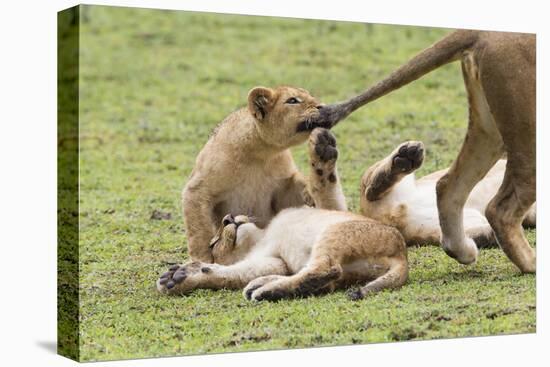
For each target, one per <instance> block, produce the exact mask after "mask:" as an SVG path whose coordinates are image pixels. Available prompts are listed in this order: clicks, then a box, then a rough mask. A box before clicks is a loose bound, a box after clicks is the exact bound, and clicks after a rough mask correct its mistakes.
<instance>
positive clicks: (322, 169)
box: [182, 87, 346, 262]
mask: <svg viewBox="0 0 550 367" xmlns="http://www.w3.org/2000/svg"><path fill="white" fill-rule="evenodd" d="M320 107H321V104H320V103H319V101H317V99H315V98H314V97H313V96H311V95H310V94H309V93H308V92H307V91H306V90H304V89H301V88H293V87H278V88H274V89H271V88H264V87H256V88H254V89H252V90H251V91H250V93H249V94H248V106H247V107H244V108H241V109H239V110H237V111H235V112H233V113H231V114H230V115H229V116H228V117H227V118H226V119H225V120H223V121H222V123H221V124H220V125H219V126H218V127H217V128H216V130H215V131H214V133H213V134H212V136H211V137H210V139H209V140H208V142H207V143H206V145H205V146H204V147H203V148H202V150H201V152H200V153H199V155H198V157H197V160H196V163H195V167H194V168H193V172H191V177H190V178H189V181H188V182H187V185H186V186H185V188H184V189H183V193H182V199H183V216H184V221H185V227H186V234H187V238H188V240H189V255H190V257H191V258H192V259H193V260H199V261H204V262H212V261H213V258H212V254H211V251H210V248H209V246H208V242H209V241H210V239H211V238H212V236H213V235H214V233H215V231H216V228H217V225H218V223H219V222H220V220H221V219H222V218H223V216H224V215H225V214H227V213H242V214H247V215H251V216H253V217H254V218H255V220H256V223H257V225H258V226H259V227H264V226H265V225H266V224H267V223H269V221H270V220H271V218H273V216H275V214H277V213H278V212H279V211H281V210H283V209H285V208H289V207H300V206H302V205H304V204H309V205H313V204H314V205H315V206H316V207H318V208H325V209H335V210H346V202H345V198H344V194H343V192H342V188H341V186H340V183H339V182H338V178H337V177H338V176H337V172H336V168H335V166H334V162H335V159H336V157H337V154H338V151H337V150H336V147H335V144H336V143H335V139H334V137H333V136H332V134H331V133H330V131H328V130H326V129H322V127H323V126H320V125H318V124H312V123H311V122H310V121H311V119H313V118H314V117H315V116H317V115H318V114H319V111H318V109H319V108H320ZM326 127H330V126H326ZM315 128H317V129H315ZM314 129H315V130H314ZM308 138H309V148H310V150H309V153H310V154H309V156H310V173H309V177H308V178H307V179H306V177H304V175H302V173H300V172H299V171H298V169H297V168H296V165H295V163H294V160H293V159H292V154H291V152H290V150H289V148H290V147H292V146H294V145H297V144H301V143H303V142H305V141H306V140H308ZM312 194H315V199H312V197H311V196H312Z"/></svg>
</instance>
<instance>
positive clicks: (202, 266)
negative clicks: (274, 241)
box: [157, 256, 288, 294]
mask: <svg viewBox="0 0 550 367" xmlns="http://www.w3.org/2000/svg"><path fill="white" fill-rule="evenodd" d="M287 273H288V270H287V268H286V265H285V263H284V262H283V261H282V260H281V259H279V258H275V257H261V256H258V257H251V258H247V259H245V260H243V261H240V262H238V263H236V264H233V265H229V266H225V265H219V264H206V263H203V262H199V261H193V262H191V263H188V264H185V265H174V266H172V267H170V268H169V269H168V271H167V272H166V273H164V274H162V275H161V276H160V278H159V279H158V280H157V290H158V291H159V292H161V293H166V294H186V293H189V292H191V291H192V290H194V289H199V288H207V289H222V288H227V289H242V288H244V287H245V286H246V285H247V284H248V283H249V282H250V281H251V280H253V279H256V278H258V277H261V276H264V275H271V274H278V275H285V274H287Z"/></svg>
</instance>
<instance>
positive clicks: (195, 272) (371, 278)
mask: <svg viewBox="0 0 550 367" xmlns="http://www.w3.org/2000/svg"><path fill="white" fill-rule="evenodd" d="M211 243H212V246H213V247H214V249H218V251H217V255H218V256H219V259H220V260H225V261H227V262H229V263H231V262H235V263H234V264H232V265H222V264H206V263H202V262H198V261H195V262H190V263H188V264H186V265H182V266H179V265H175V266H172V267H171V268H170V269H169V271H168V272H166V273H164V274H163V275H162V276H161V277H160V278H159V279H158V281H157V289H158V290H159V291H160V292H162V293H168V294H185V293H189V292H191V291H192V290H194V289H197V288H210V289H221V288H227V289H242V288H244V292H243V293H244V296H245V297H246V298H247V299H250V300H256V301H260V300H269V301H275V300H279V299H282V298H291V297H301V296H308V295H315V294H319V293H323V292H327V291H332V290H334V289H336V288H342V287H346V286H350V285H353V284H357V283H365V282H368V283H367V284H366V285H365V286H363V287H361V288H359V289H358V290H355V291H352V292H350V293H349V295H350V297H351V298H352V299H360V298H362V297H364V296H366V295H368V294H370V293H373V292H378V291H380V290H382V289H387V288H396V287H400V286H401V285H403V284H404V283H405V281H406V280H407V276H408V263H407V249H406V245H405V241H404V239H403V236H402V235H401V234H400V233H399V231H398V230H397V229H395V228H393V227H390V226H386V225H383V224H380V223H378V222H376V221H374V220H371V219H368V218H366V217H363V216H360V215H357V214H353V213H349V212H340V211H332V210H324V209H316V208H309V207H306V206H304V207H302V208H288V209H285V210H283V211H281V212H280V213H279V214H277V215H276V216H275V217H274V218H273V219H272V221H271V222H270V223H269V225H268V226H267V227H266V228H265V229H262V228H259V227H258V226H256V224H255V223H253V222H251V221H250V219H249V218H248V217H247V216H244V215H239V216H236V217H233V216H232V215H230V214H229V215H226V216H225V217H224V218H223V221H222V225H221V227H220V229H219V231H218V234H217V235H216V236H215V237H214V238H213V240H212V242H211ZM214 253H215V254H216V251H214ZM215 260H216V259H215Z"/></svg>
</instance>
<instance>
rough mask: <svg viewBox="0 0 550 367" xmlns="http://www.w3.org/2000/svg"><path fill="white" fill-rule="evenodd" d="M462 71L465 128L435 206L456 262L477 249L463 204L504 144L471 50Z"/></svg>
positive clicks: (439, 185) (443, 240) (446, 244)
mask: <svg viewBox="0 0 550 367" xmlns="http://www.w3.org/2000/svg"><path fill="white" fill-rule="evenodd" d="M462 71H463V75H464V82H465V85H466V90H467V93H468V102H469V123H468V131H467V134H466V138H465V139H464V143H463V145H462V148H461V150H460V153H459V155H458V157H457V159H456V160H455V161H454V163H453V164H452V166H451V167H450V168H449V171H448V172H447V174H446V175H444V176H443V177H441V179H439V181H438V182H437V208H438V211H439V224H440V226H441V232H442V236H441V237H442V238H441V244H442V247H443V250H445V252H446V253H447V254H448V255H449V256H451V257H452V258H454V259H456V260H457V261H458V262H460V263H462V264H471V263H473V262H474V261H475V260H476V259H477V254H478V250H477V246H476V244H475V242H474V241H473V240H472V239H471V238H469V237H466V235H465V232H464V224H463V209H464V204H465V203H466V200H467V198H468V196H469V194H470V192H471V191H472V189H473V187H474V186H475V185H476V184H477V183H478V182H479V181H480V180H481V179H482V178H483V177H484V176H485V174H486V173H487V172H488V171H489V169H490V168H491V167H492V166H493V165H494V164H495V162H496V161H497V160H498V159H499V158H500V156H501V155H502V152H503V144H502V138H501V136H500V133H499V131H498V129H497V125H496V123H495V120H494V118H493V116H492V114H491V113H492V110H491V109H490V108H489V105H488V103H487V99H486V97H485V94H484V92H483V90H482V88H481V85H480V81H479V71H478V68H477V65H476V63H475V61H474V58H473V56H472V55H471V54H470V55H467V56H465V57H464V59H463V61H462Z"/></svg>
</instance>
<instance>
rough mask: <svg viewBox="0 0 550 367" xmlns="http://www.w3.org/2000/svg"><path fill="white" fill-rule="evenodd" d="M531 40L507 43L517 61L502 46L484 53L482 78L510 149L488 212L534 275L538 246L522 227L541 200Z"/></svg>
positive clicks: (502, 239)
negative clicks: (505, 58) (504, 57)
mask: <svg viewBox="0 0 550 367" xmlns="http://www.w3.org/2000/svg"><path fill="white" fill-rule="evenodd" d="M528 42H530V43H531V44H530V45H527V46H531V47H526V46H525V45H519V46H518V44H515V43H514V44H510V45H507V46H506V48H505V52H506V54H507V55H508V58H509V59H510V60H513V62H514V64H509V63H506V62H503V60H502V56H501V55H502V53H501V52H502V49H501V50H499V52H495V53H491V52H484V54H483V55H484V56H483V57H484V60H485V61H484V62H485V63H486V64H489V66H490V69H491V70H492V75H485V76H482V83H483V87H484V89H485V94H486V96H487V101H488V103H489V105H490V107H491V111H492V112H493V114H494V116H495V121H496V124H497V126H498V129H499V131H500V134H501V136H502V140H503V142H504V146H505V148H506V153H507V162H506V172H505V174H504V180H503V182H502V185H501V186H500V188H499V190H498V193H497V194H496V195H495V197H494V198H493V199H492V200H491V202H490V203H489V205H488V206H487V209H486V211H485V215H486V216H487V219H488V220H489V223H490V224H491V226H492V227H493V230H494V231H495V235H496V238H497V240H498V243H499V245H500V247H502V249H503V251H504V252H505V253H506V255H507V256H508V258H509V259H510V260H512V262H513V263H514V264H515V265H516V266H517V267H518V268H519V269H520V270H521V271H522V272H524V273H533V272H535V271H536V255H535V250H534V249H533V248H531V247H530V246H529V243H528V242H527V240H526V238H525V236H524V233H523V228H522V226H521V224H522V221H523V220H524V218H525V215H526V213H527V212H528V211H529V210H530V209H531V207H532V205H533V203H534V202H535V200H536V67H535V59H536V55H535V40H534V37H533V38H529V41H528ZM489 51H490V50H489ZM511 65H513V66H512V67H511ZM518 70H521V72H516V71H518Z"/></svg>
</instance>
